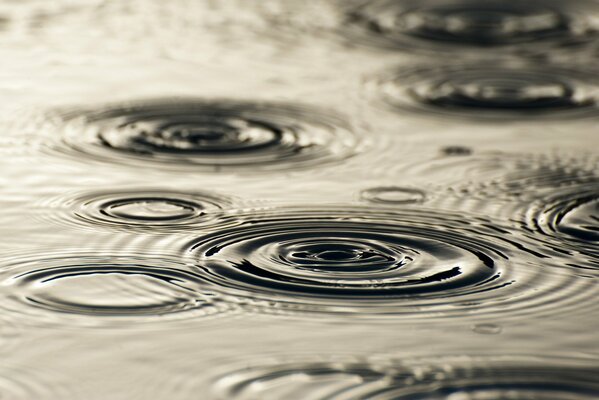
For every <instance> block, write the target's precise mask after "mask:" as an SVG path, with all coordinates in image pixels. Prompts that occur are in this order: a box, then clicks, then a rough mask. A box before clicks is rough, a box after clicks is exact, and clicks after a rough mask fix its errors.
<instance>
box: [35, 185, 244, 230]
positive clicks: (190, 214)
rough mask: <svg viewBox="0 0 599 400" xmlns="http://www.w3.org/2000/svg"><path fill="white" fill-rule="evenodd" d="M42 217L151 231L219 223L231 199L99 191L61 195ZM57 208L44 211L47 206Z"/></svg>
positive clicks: (205, 194) (202, 194) (160, 192)
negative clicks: (77, 194) (49, 211)
mask: <svg viewBox="0 0 599 400" xmlns="http://www.w3.org/2000/svg"><path fill="white" fill-rule="evenodd" d="M42 206H43V207H42V211H43V212H44V215H43V216H44V218H48V217H49V218H51V219H53V220H58V222H68V223H76V224H79V225H81V224H83V225H84V226H87V227H90V228H94V229H95V228H96V227H98V226H99V225H104V226H109V227H115V228H120V229H125V230H130V229H142V230H147V231H150V232H160V231H164V230H167V231H169V232H170V231H173V230H185V229H196V228H199V227H208V226H222V225H223V224H225V223H226V222H225V221H226V214H227V211H228V210H229V209H231V208H232V207H233V199H231V198H229V197H227V196H223V195H220V194H217V193H212V192H195V193H181V192H175V191H168V190H152V189H149V190H142V189H140V190H135V191H132V190H129V191H122V192H118V191H114V192H113V191H101V192H92V193H85V194H83V195H80V196H77V197H74V198H64V197H60V198H58V199H52V200H50V201H49V202H47V203H46V204H43V205H42ZM46 206H47V207H50V208H58V210H59V211H60V212H58V213H52V214H51V215H49V216H48V215H47V214H48V213H47V212H46V211H47V207H46Z"/></svg>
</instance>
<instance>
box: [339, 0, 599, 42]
mask: <svg viewBox="0 0 599 400" xmlns="http://www.w3.org/2000/svg"><path fill="white" fill-rule="evenodd" d="M597 11H598V10H597V6H596V4H593V3H592V2H588V1H582V2H577V3H576V4H565V3H563V2H560V1H556V0H533V1H511V2H505V1H500V0H487V1H479V0H450V1H447V0H399V1H397V0H375V1H369V2H365V4H364V5H361V6H359V7H357V8H355V9H351V10H349V12H348V14H347V15H348V21H347V24H346V25H347V27H348V28H349V29H348V31H347V32H346V33H347V34H348V35H349V37H350V38H351V39H352V41H353V40H357V41H359V42H364V43H365V44H368V45H374V46H383V47H387V48H399V49H409V50H417V51H423V50H424V51H444V52H447V51H455V50H456V49H457V48H461V49H462V50H464V49H468V48H470V49H472V50H480V49H481V48H483V47H484V48H488V47H494V48H495V49H497V48H506V47H507V48H514V49H517V47H516V46H519V47H520V49H522V48H525V49H527V50H534V51H541V50H542V51H550V49H564V48H568V47H570V46H576V45H581V44H584V43H588V42H590V41H591V40H592V39H593V38H594V37H596V36H597V24H596V22H595V21H594V18H593V16H594V15H596V13H597ZM527 44H528V45H529V46H526V45H527ZM524 46H526V47H524Z"/></svg>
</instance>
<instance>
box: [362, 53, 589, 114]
mask: <svg viewBox="0 0 599 400" xmlns="http://www.w3.org/2000/svg"><path fill="white" fill-rule="evenodd" d="M369 86H370V87H372V89H371V90H373V91H374V92H375V93H378V97H379V98H381V99H382V101H383V102H384V103H386V104H387V105H388V106H390V107H391V108H393V109H395V110H398V111H409V112H420V113H426V114H427V116H435V115H438V116H441V117H447V116H456V117H462V118H468V119H472V118H477V119H492V120H493V121H497V120H498V119H502V120H503V119H508V120H511V119H532V120H538V119H540V118H542V119H558V118H559V119H565V118H581V117H588V116H596V115H598V113H599V106H598V104H599V101H598V98H597V88H598V87H599V82H598V81H597V79H596V74H595V73H594V72H592V71H584V70H573V69H569V68H562V67H560V66H552V65H542V66H539V65H532V64H528V63H521V62H517V63H515V62H497V63H487V62H478V63H470V64H443V65H440V66H438V65H437V66H430V65H427V66H414V67H405V68H398V69H397V70H395V71H390V72H388V73H386V74H384V75H383V76H381V77H378V78H377V79H375V80H374V82H370V83H369Z"/></svg>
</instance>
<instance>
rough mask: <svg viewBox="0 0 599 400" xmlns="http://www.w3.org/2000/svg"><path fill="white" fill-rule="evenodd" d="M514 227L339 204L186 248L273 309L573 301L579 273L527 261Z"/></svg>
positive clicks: (453, 311) (442, 310)
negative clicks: (545, 268)
mask: <svg viewBox="0 0 599 400" xmlns="http://www.w3.org/2000/svg"><path fill="white" fill-rule="evenodd" d="M510 235H511V233H510V231H509V228H505V227H501V226H499V225H493V223H492V222H490V221H487V220H486V219H484V218H475V217H474V218H472V219H468V218H465V217H464V215H463V214H461V215H453V214H449V213H441V212H436V211H432V210H421V209H418V210H415V209H414V210H412V209H410V210H403V211H399V210H397V209H395V210H387V209H373V208H367V207H363V208H362V207H349V206H347V207H342V208H341V207H334V206H332V207H330V208H326V207H324V208H321V209H318V210H314V209H302V208H297V209H293V208H291V209H283V210H273V211H270V212H264V213H263V215H256V214H254V215H253V216H251V217H249V218H248V220H247V221H246V223H245V224H242V225H239V226H238V227H235V228H231V229H224V230H222V231H219V232H216V233H213V234H208V235H205V236H202V237H199V238H197V239H194V240H192V241H191V242H190V243H188V244H187V245H186V246H185V249H184V250H185V251H186V252H187V253H188V256H189V257H190V259H191V261H190V262H193V263H195V264H196V265H197V268H198V271H201V273H202V274H203V275H204V276H205V279H206V280H207V281H209V282H211V283H212V284H214V285H215V288H216V287H218V288H219V289H218V290H219V291H221V292H223V293H228V294H230V295H232V296H235V297H237V298H240V297H241V298H247V299H252V300H254V301H255V302H256V307H258V308H262V309H266V310H270V311H273V312H276V310H281V311H297V312H316V313H325V314H340V315H348V314H349V315H354V316H360V315H363V316H374V315H377V316H382V315H392V316H395V317H405V318H409V317H411V316H415V317H418V318H419V319H422V315H426V314H435V315H438V316H455V315H459V316H466V315H476V314H482V315H485V314H487V313H492V312H493V311H497V310H498V308H500V309H501V310H502V312H503V313H507V312H509V310H510V309H513V310H514V313H522V312H529V311H530V310H531V309H536V311H537V312H541V311H542V309H543V308H549V309H552V310H553V312H557V311H556V310H559V309H561V308H562V307H565V308H566V309H568V308H570V307H572V306H575V305H574V304H573V303H571V300H572V299H571V298H570V297H568V296H569V295H567V296H566V297H564V295H565V293H564V291H567V292H570V289H571V287H567V286H563V285H564V284H565V281H568V282H569V283H571V281H572V277H569V276H567V275H560V274H555V275H551V276H548V275H546V274H543V273H542V271H541V270H540V268H539V267H538V266H536V267H531V266H529V265H526V263H524V262H520V261H519V259H520V257H522V254H521V253H522V252H524V251H526V247H525V246H524V245H522V244H521V243H516V242H514V241H513V239H511V238H510ZM532 254H533V255H535V254H534V252H532ZM518 255H520V257H518ZM530 255H531V254H526V256H528V257H530ZM543 263H544V264H547V261H546V260H543ZM578 284H580V285H582V287H579V289H580V290H581V291H579V292H578V294H577V296H580V297H579V300H580V301H585V302H588V301H589V296H590V294H589V288H588V287H587V284H588V282H582V281H581V282H579V283H578ZM575 286H576V284H575ZM556 287H560V288H561V289H560V290H558V291H555V290H554V289H555V288H556ZM516 298H518V300H516ZM550 298H553V300H554V301H550V300H549V299H550ZM583 299H586V300H583ZM265 305H266V306H265ZM539 308H541V310H539Z"/></svg>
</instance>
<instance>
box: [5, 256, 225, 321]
mask: <svg viewBox="0 0 599 400" xmlns="http://www.w3.org/2000/svg"><path fill="white" fill-rule="evenodd" d="M1 279H2V282H1V285H2V289H3V290H2V298H3V300H2V306H1V308H2V310H3V314H4V315H5V316H7V317H10V319H12V320H15V321H19V323H21V324H26V325H28V324H33V325H38V326H51V325H58V326H64V325H65V324H69V325H79V326H92V327H102V326H108V327H110V326H117V325H132V324H137V323H152V322H154V323H158V324H162V325H163V326H164V323H165V322H167V321H172V320H180V319H185V318H191V317H193V318H203V317H208V316H212V315H216V314H219V313H224V312H227V311H229V310H230V309H229V306H228V305H226V304H224V303H221V302H220V300H219V298H218V296H217V295H216V293H214V292H213V291H211V290H209V289H207V288H206V285H204V284H203V282H202V278H201V277H200V276H198V275H197V274H196V273H194V272H192V271H189V270H188V269H186V268H185V266H184V265H182V264H181V263H179V262H177V261H172V260H168V259H166V258H151V257H142V256H123V255H112V256H111V255H105V256H99V255H93V254H74V253H70V254H67V255H65V256H58V255H54V256H47V257H29V258H22V259H18V258H16V259H14V260H12V262H11V263H7V262H6V261H5V262H4V264H3V266H2V273H1Z"/></svg>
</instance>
